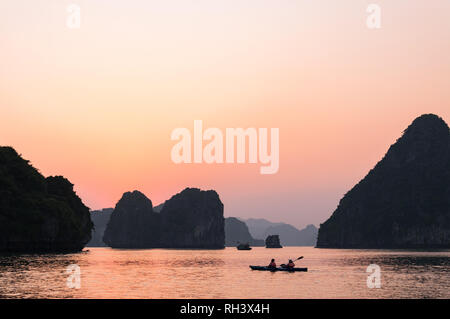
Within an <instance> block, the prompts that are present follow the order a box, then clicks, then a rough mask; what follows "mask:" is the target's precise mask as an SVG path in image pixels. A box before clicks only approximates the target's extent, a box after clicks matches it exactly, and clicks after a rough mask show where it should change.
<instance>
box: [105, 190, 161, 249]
mask: <svg viewBox="0 0 450 319" xmlns="http://www.w3.org/2000/svg"><path fill="white" fill-rule="evenodd" d="M160 236H161V217H160V215H159V214H158V213H155V212H154V211H153V204H152V201H151V200H150V199H148V198H147V197H146V196H145V195H144V194H142V193H141V192H139V191H134V192H127V193H125V194H123V196H122V198H121V199H120V200H119V202H118V203H117V205H116V207H115V209H114V211H113V212H112V214H111V217H110V219H109V222H108V225H107V227H106V230H105V233H104V235H103V241H104V242H105V244H107V245H108V246H110V247H113V248H153V247H159V238H160Z"/></svg>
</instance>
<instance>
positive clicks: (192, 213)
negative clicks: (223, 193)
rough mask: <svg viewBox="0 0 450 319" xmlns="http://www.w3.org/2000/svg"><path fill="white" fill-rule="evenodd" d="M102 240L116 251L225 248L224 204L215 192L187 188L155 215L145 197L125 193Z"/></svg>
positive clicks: (135, 193)
mask: <svg viewBox="0 0 450 319" xmlns="http://www.w3.org/2000/svg"><path fill="white" fill-rule="evenodd" d="M103 241H104V242H105V243H106V244H107V245H108V246H111V247H113V248H205V249H206V248H208V249H220V248H224V244H225V233H224V217H223V204H222V202H221V201H220V198H219V195H217V193H216V192H215V191H202V190H199V189H196V188H186V189H185V190H183V191H182V192H181V193H179V194H177V195H175V196H173V197H172V198H171V199H169V200H168V201H166V202H165V203H164V205H163V207H162V209H161V211H160V212H156V211H155V210H154V208H153V205H152V202H151V200H150V199H148V198H147V197H146V196H145V195H144V194H142V193H140V192H138V191H134V192H132V193H125V194H124V195H123V197H122V199H121V200H120V201H119V202H118V203H117V205H116V208H115V209H114V211H113V213H112V214H111V218H110V221H109V223H108V225H107V227H106V230H105V233H104V236H103Z"/></svg>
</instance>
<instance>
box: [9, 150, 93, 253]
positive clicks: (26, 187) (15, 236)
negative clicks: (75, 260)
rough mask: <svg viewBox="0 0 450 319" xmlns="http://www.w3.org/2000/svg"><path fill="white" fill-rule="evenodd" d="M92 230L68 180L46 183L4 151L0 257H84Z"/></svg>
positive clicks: (11, 152)
mask: <svg viewBox="0 0 450 319" xmlns="http://www.w3.org/2000/svg"><path fill="white" fill-rule="evenodd" d="M92 227H93V224H92V222H91V219H90V214H89V208H87V207H86V206H85V205H84V204H83V203H82V201H81V199H80V198H79V197H78V196H77V195H76V194H75V192H74V191H73V185H72V184H71V183H70V182H69V181H68V180H67V179H66V178H64V177H62V176H52V177H47V178H45V177H44V176H42V175H41V174H40V173H39V172H38V170H37V169H35V168H34V167H33V166H31V165H30V163H29V162H28V161H27V160H24V159H23V158H22V157H21V156H20V155H19V154H18V153H17V152H16V151H15V150H14V149H13V148H11V147H0V252H6V253H50V252H52V253H70V252H78V251H81V250H82V249H83V248H84V246H85V245H86V243H87V242H88V241H89V240H90V239H91V229H92Z"/></svg>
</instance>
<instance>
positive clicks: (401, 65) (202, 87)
mask: <svg viewBox="0 0 450 319" xmlns="http://www.w3.org/2000/svg"><path fill="white" fill-rule="evenodd" d="M372 2H374V1H345V3H340V1H331V0H330V1H320V0H319V1H309V0H308V1H307V0H303V1H300V0H299V1H290V0H282V1H268V0H267V1H262V0H259V1H256V0H254V1H249V0H244V1H215V0H201V1H181V0H179V1H174V0H172V1H164V2H163V1H132V2H130V1H113V0H108V1H102V0H89V1H87V0H86V1H81V0H79V1H78V0H73V1H50V0H41V1H24V0H7V1H2V2H1V3H0V110H1V122H0V145H11V146H13V147H15V148H16V149H17V151H18V152H20V153H22V154H23V156H24V157H25V158H27V159H29V160H31V162H32V163H33V165H34V166H36V167H37V168H39V170H40V171H41V172H42V173H43V174H44V175H58V174H61V175H64V176H66V177H67V178H69V179H70V180H71V181H72V183H74V184H75V189H76V191H77V193H78V194H79V195H80V197H81V198H82V199H83V201H84V203H85V204H86V205H88V206H89V207H91V208H93V209H97V208H102V207H112V206H114V205H115V203H116V202H117V200H118V199H119V198H120V197H121V194H122V193H123V192H125V191H129V190H133V189H139V190H141V191H142V192H144V193H145V194H146V195H147V196H148V197H150V198H151V199H152V201H153V203H154V204H155V205H156V204H159V203H160V202H162V201H164V200H165V199H167V198H169V197H170V196H171V195H173V194H174V193H176V192H178V191H180V190H182V189H183V188H184V187H187V186H195V187H200V188H205V189H210V188H212V189H215V190H217V191H218V193H219V194H220V196H221V199H222V201H223V202H224V204H225V215H226V216H239V217H261V218H268V219H270V220H273V221H285V222H289V223H292V224H294V225H295V226H297V227H303V226H305V225H306V224H308V223H314V224H316V225H318V224H319V223H321V222H323V221H324V220H326V218H328V217H329V215H330V214H331V213H332V211H333V210H334V209H335V207H336V205H337V204H338V201H339V199H340V198H341V197H342V195H343V194H344V193H345V192H346V191H347V190H349V189H350V188H351V187H352V186H353V185H354V184H355V183H356V182H358V181H359V180H360V179H361V178H362V177H364V175H365V174H366V173H367V172H368V171H369V169H370V168H372V167H373V165H374V164H375V163H376V162H377V161H378V160H379V159H380V158H381V157H382V156H383V155H384V153H385V152H386V150H387V148H388V147H389V145H390V144H392V143H394V142H395V140H396V139H397V138H398V137H399V136H400V135H401V133H402V131H403V130H404V129H405V128H406V127H407V125H408V124H409V123H410V122H411V121H412V120H413V119H414V118H415V117H417V116H419V115H420V114H423V113H436V114H438V115H440V116H441V117H443V118H444V120H446V121H447V122H449V121H450V89H449V88H450V41H449V39H450V2H449V1H447V0H442V1H433V2H432V4H431V3H429V2H427V1H414V0H411V1H376V3H378V4H379V5H380V6H381V9H382V15H381V18H382V20H381V21H382V22H381V23H382V27H381V29H377V30H370V29H368V28H367V27H366V23H365V20H366V17H367V13H366V8H367V5H368V4H369V3H372ZM69 3H77V4H79V5H80V7H81V28H80V29H69V28H67V27H66V24H65V22H66V18H67V13H66V6H67V5H68V4H69ZM427 3H428V5H427ZM196 119H198V120H202V121H203V125H204V127H205V128H208V127H218V128H221V129H223V130H225V128H227V127H230V128H234V127H243V128H247V127H268V128H271V127H276V128H279V129H280V169H279V172H278V174H275V175H260V174H259V167H260V164H252V165H250V164H246V165H242V164H240V165H238V164H221V165H217V164H216V165H208V164H180V165H175V164H174V163H172V161H171V158H170V151H171V148H172V146H173V145H174V144H175V142H173V141H171V140H170V134H171V132H172V130H173V129H175V128H177V127H186V128H189V129H191V130H192V129H193V121H194V120H196Z"/></svg>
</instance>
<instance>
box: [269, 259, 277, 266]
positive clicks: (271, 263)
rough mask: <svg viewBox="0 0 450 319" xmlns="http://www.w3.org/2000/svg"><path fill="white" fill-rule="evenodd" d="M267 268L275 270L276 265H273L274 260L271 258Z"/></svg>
mask: <svg viewBox="0 0 450 319" xmlns="http://www.w3.org/2000/svg"><path fill="white" fill-rule="evenodd" d="M269 268H277V264H276V263H275V259H273V258H272V260H271V261H270V264H269Z"/></svg>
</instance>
